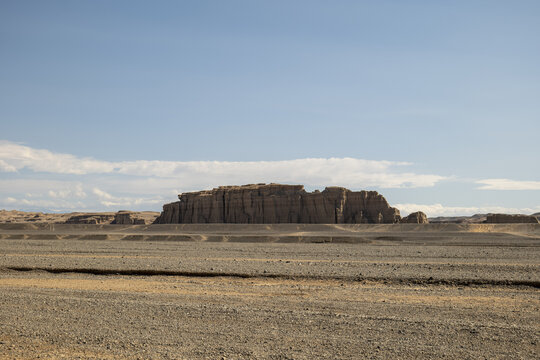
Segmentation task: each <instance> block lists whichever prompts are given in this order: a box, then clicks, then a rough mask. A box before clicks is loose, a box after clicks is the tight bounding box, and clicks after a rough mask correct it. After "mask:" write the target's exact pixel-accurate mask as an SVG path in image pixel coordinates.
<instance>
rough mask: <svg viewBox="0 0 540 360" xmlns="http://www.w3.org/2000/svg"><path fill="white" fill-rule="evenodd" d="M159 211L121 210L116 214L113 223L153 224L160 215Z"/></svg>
mask: <svg viewBox="0 0 540 360" xmlns="http://www.w3.org/2000/svg"><path fill="white" fill-rule="evenodd" d="M158 215H159V213H157V212H151V211H143V212H134V211H127V210H120V211H118V212H117V213H116V214H114V220H113V221H112V223H111V224H121V225H136V224H152V223H153V222H154V220H155V219H156V218H157V217H158Z"/></svg>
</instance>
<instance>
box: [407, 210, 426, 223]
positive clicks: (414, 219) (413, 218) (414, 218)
mask: <svg viewBox="0 0 540 360" xmlns="http://www.w3.org/2000/svg"><path fill="white" fill-rule="evenodd" d="M400 223H403V224H429V221H428V218H427V215H426V214H424V213H423V212H421V211H417V212H413V213H411V214H409V215H408V216H406V217H404V218H403V219H401V221H400Z"/></svg>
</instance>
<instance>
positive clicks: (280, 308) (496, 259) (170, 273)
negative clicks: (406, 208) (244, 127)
mask: <svg viewBox="0 0 540 360" xmlns="http://www.w3.org/2000/svg"><path fill="white" fill-rule="evenodd" d="M473 230H476V231H471V228H460V229H459V228H446V230H445V229H443V228H437V227H431V228H418V227H406V228H396V227H394V228H386V229H385V228H377V227H345V228H344V229H339V228H331V227H313V226H312V227H292V226H288V227H287V226H285V227H280V226H277V227H273V226H270V227H266V228H263V227H261V226H254V227H253V226H252V227H249V226H248V227H234V226H233V227H230V226H229V227H227V226H225V227H216V226H214V227H212V226H210V227H200V226H199V227H197V226H191V227H182V228H175V229H171V228H170V227H159V226H158V227H140V226H139V227H137V226H132V227H122V228H121V229H120V228H110V227H99V226H94V227H88V226H85V227H61V228H54V229H52V228H50V227H49V228H43V227H42V228H29V227H13V225H10V227H6V226H0V359H33V358H36V359H37V358H40V359H53V358H62V357H63V358H69V359H77V358H82V359H121V358H125V359H133V358H140V359H223V358H225V359H314V358H328V359H335V358H341V359H359V358H360V359H361V358H376V359H379V358H381V359H396V358H405V359H412V358H425V359H439V358H448V359H493V358H501V359H536V358H538V357H539V355H540V296H539V295H540V291H539V289H540V238H539V237H538V235H537V234H538V228H535V227H534V226H533V227H530V226H527V227H519V226H518V227H516V226H514V227H495V228H494V227H488V228H483V230H482V228H473ZM158 235H159V236H162V237H161V238H160V237H158V238H157V239H158V240H155V239H156V236H158ZM137 236H138V237H137ZM164 236H168V237H169V239H173V238H174V237H179V236H184V237H183V238H182V239H189V240H190V241H171V240H169V241H161V240H159V239H163V237H164ZM344 238H346V239H344ZM122 239H123V240H122ZM152 239H154V240H152ZM225 239H226V240H228V241H231V239H233V240H236V242H227V241H225ZM321 239H323V240H324V241H321ZM329 239H331V240H332V241H335V242H337V243H334V242H328V241H329ZM212 240H213V241H212ZM293 240H296V241H297V242H291V241H293Z"/></svg>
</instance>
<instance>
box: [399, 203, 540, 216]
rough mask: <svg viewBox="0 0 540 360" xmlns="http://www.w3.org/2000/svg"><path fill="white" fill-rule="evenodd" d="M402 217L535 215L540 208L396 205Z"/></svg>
mask: <svg viewBox="0 0 540 360" xmlns="http://www.w3.org/2000/svg"><path fill="white" fill-rule="evenodd" d="M392 206H393V207H395V208H397V209H399V211H400V212H401V214H402V216H405V215H407V214H410V213H412V212H415V211H422V212H424V213H425V214H426V215H427V216H428V217H437V216H468V215H474V214H487V213H502V214H533V213H536V212H539V211H540V206H536V207H532V208H513V207H504V206H444V205H442V204H395V205H392Z"/></svg>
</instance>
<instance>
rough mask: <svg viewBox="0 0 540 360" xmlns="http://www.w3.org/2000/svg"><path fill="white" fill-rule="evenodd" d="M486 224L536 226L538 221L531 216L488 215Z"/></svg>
mask: <svg viewBox="0 0 540 360" xmlns="http://www.w3.org/2000/svg"><path fill="white" fill-rule="evenodd" d="M486 223H488V224H518V223H519V224H521V223H527V224H538V223H539V221H538V219H537V218H536V216H533V215H521V214H520V215H508V214H488V215H487V219H486Z"/></svg>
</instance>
